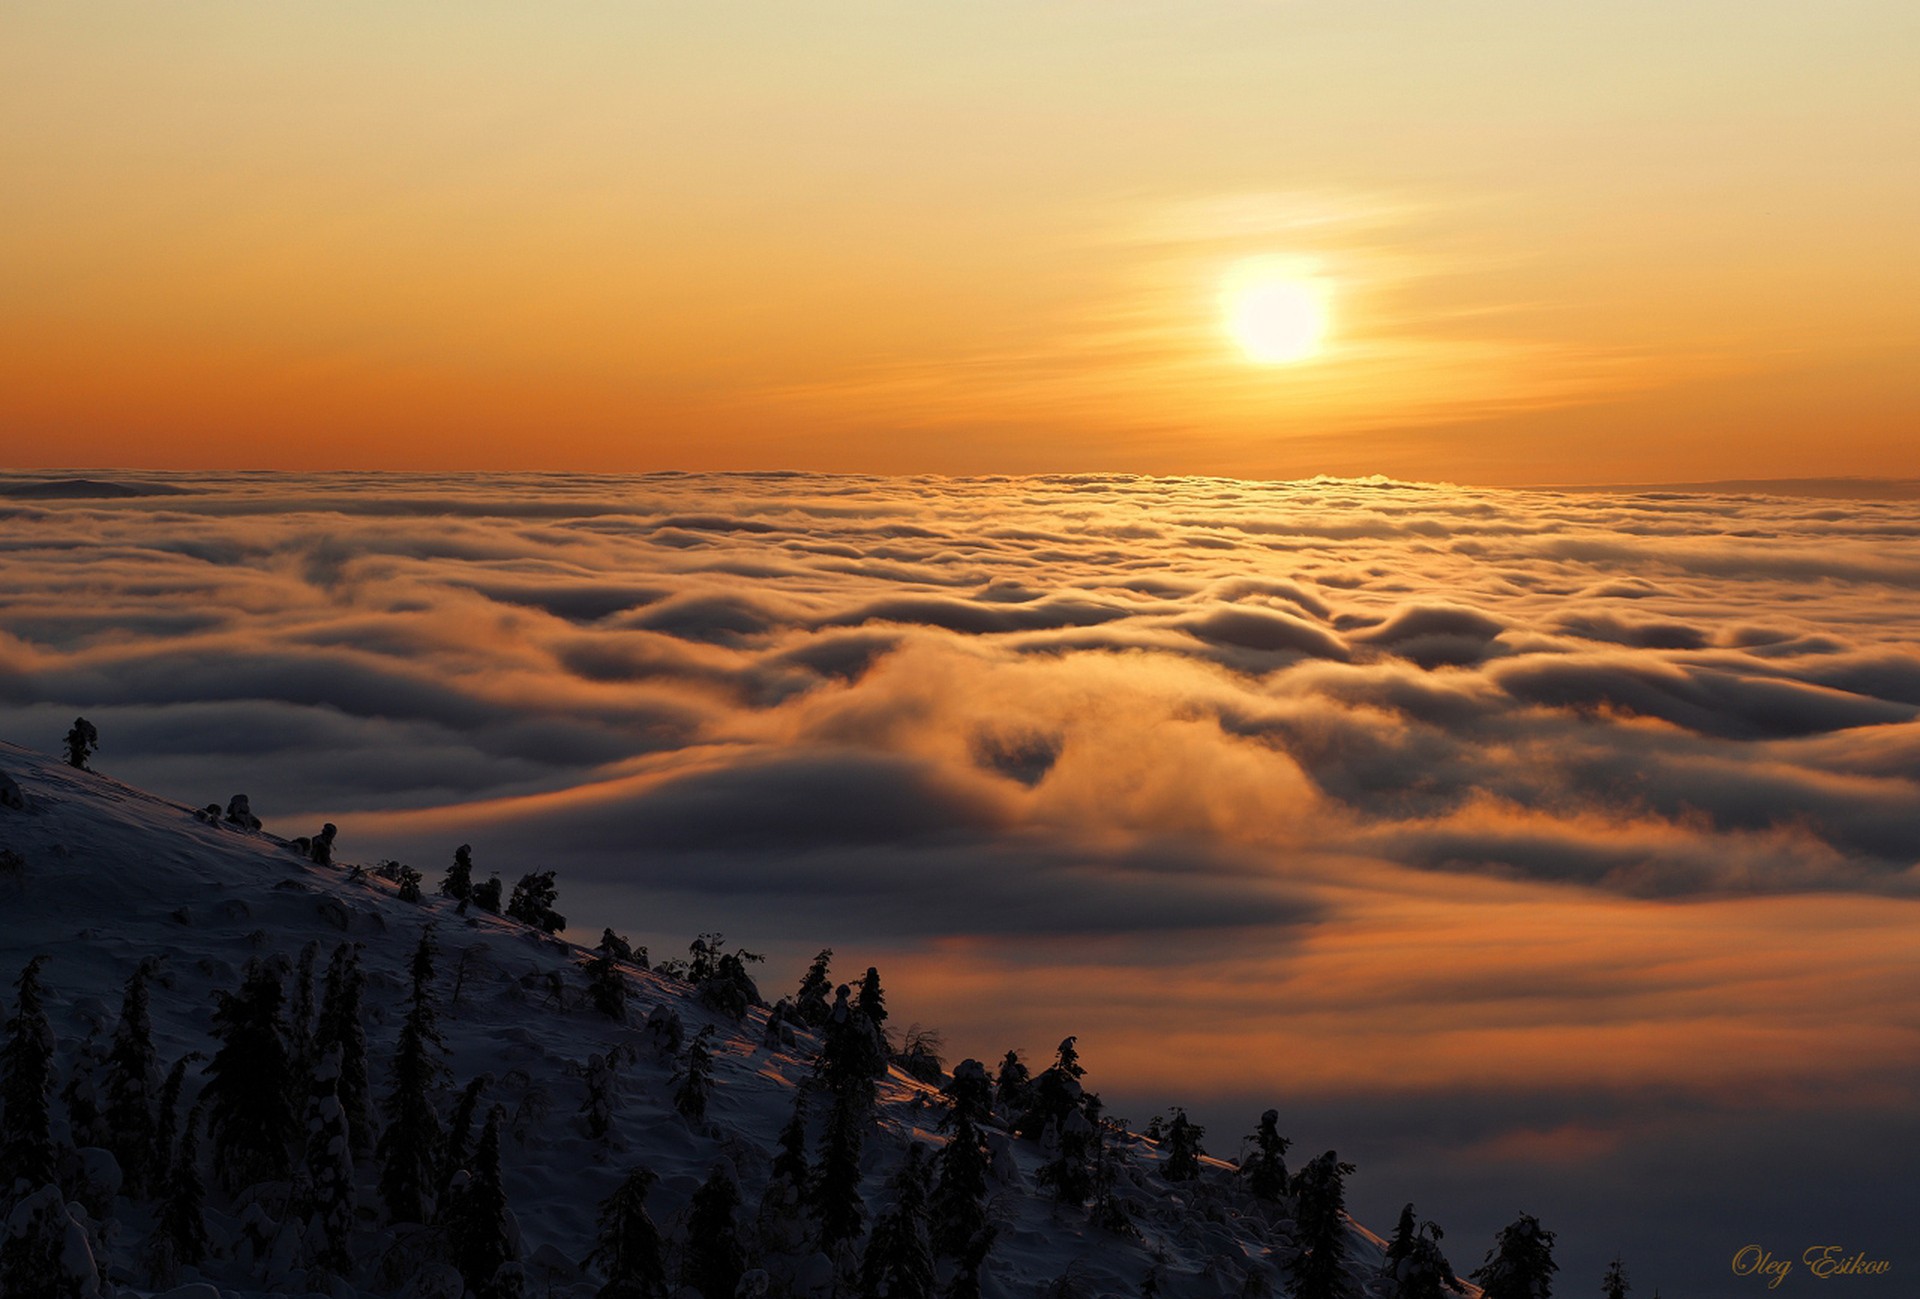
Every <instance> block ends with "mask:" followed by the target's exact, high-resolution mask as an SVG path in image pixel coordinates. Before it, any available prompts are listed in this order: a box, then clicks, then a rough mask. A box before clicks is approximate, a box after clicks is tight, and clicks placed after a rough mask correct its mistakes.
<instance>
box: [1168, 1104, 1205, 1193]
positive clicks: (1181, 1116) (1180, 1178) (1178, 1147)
mask: <svg viewBox="0 0 1920 1299" xmlns="http://www.w3.org/2000/svg"><path fill="white" fill-rule="evenodd" d="M1206 1134H1207V1130H1206V1129H1205V1128H1203V1127H1201V1126H1200V1125H1199V1124H1198V1123H1195V1122H1193V1121H1192V1120H1191V1119H1189V1118H1188V1117H1187V1112H1186V1111H1185V1110H1183V1109H1181V1108H1180V1107H1179V1106H1178V1105H1176V1106H1174V1107H1173V1108H1172V1109H1171V1110H1169V1111H1168V1120H1167V1165H1166V1168H1165V1170H1164V1173H1165V1176H1166V1179H1167V1180H1168V1181H1169V1182H1191V1181H1192V1180H1193V1179H1194V1178H1196V1177H1198V1176H1200V1156H1201V1155H1204V1154H1205V1153H1207V1152H1206V1151H1205V1150H1203V1149H1201V1147H1200V1138H1201V1137H1204V1136H1205V1135H1206Z"/></svg>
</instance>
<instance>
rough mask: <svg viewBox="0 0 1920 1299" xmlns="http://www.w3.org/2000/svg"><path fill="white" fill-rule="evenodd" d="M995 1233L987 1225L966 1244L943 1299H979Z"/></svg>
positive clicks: (994, 1230)
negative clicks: (983, 1272) (982, 1277)
mask: <svg viewBox="0 0 1920 1299" xmlns="http://www.w3.org/2000/svg"><path fill="white" fill-rule="evenodd" d="M996 1234H997V1229H996V1228H995V1227H993V1226H991V1225H989V1226H988V1227H987V1228H986V1229H985V1230H984V1231H982V1232H981V1233H980V1234H979V1235H977V1236H975V1237H974V1238H973V1240H972V1241H971V1242H970V1243H969V1244H968V1245H967V1248H966V1252H965V1253H963V1254H961V1255H960V1266H959V1267H957V1268H955V1269H954V1273H953V1280H952V1281H951V1282H949V1283H948V1285H947V1293H946V1296H945V1299H980V1273H981V1271H982V1270H983V1269H984V1268H985V1267H986V1263H987V1255H988V1254H989V1253H990V1252H991V1251H992V1249H993V1239H994V1236H995V1235H996ZM1141 1299H1152V1296H1151V1295H1148V1294H1145V1293H1144V1292H1143V1293H1142V1295H1141Z"/></svg>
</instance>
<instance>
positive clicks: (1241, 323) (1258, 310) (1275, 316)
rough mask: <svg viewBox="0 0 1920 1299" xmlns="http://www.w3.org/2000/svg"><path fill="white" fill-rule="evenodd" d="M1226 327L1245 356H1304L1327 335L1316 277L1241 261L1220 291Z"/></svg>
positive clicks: (1273, 361)
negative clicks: (1240, 265) (1248, 264)
mask: <svg viewBox="0 0 1920 1299" xmlns="http://www.w3.org/2000/svg"><path fill="white" fill-rule="evenodd" d="M1221 299H1222V306H1223V308H1224V311H1225V314H1226V325H1227V333H1228V334H1229V335H1230V336H1231V337H1232V339H1233V341H1234V342H1235V343H1238V344H1239V345H1240V350H1241V351H1242V352H1245V353H1246V354H1247V357H1248V359H1249V360H1253V361H1258V362H1260V363H1261V364H1263V365H1280V364H1284V363H1286V362H1289V361H1304V360H1306V359H1307V358H1308V357H1310V356H1314V355H1316V354H1317V353H1318V352H1319V351H1320V346H1321V344H1322V343H1323V342H1325V341H1326V336H1327V294H1326V290H1325V288H1324V287H1322V285H1321V283H1320V282H1319V280H1318V279H1317V278H1315V277H1314V276H1311V275H1302V274H1300V273H1298V272H1295V271H1288V270H1281V269H1275V268H1270V267H1261V266H1249V267H1242V268H1240V269H1238V270H1236V272H1235V273H1234V274H1232V275H1230V276H1228V278H1227V284H1226V288H1225V290H1224V291H1223V292H1222V294H1221Z"/></svg>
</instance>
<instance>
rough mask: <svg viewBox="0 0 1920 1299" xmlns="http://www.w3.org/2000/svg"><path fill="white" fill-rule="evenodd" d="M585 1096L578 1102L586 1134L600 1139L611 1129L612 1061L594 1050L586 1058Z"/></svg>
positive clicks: (612, 1097)
mask: <svg viewBox="0 0 1920 1299" xmlns="http://www.w3.org/2000/svg"><path fill="white" fill-rule="evenodd" d="M586 1080H587V1096H586V1099H585V1100H584V1101H582V1102H581V1104H580V1116H581V1117H582V1118H583V1119H585V1120H586V1124H587V1135H588V1136H590V1137H592V1138H593V1139H594V1140H595V1141H601V1140H604V1139H605V1138H606V1135H607V1134H608V1133H609V1132H611V1131H612V1130H613V1105H614V1077H613V1061H612V1060H611V1059H610V1058H608V1057H607V1056H605V1055H603V1054H601V1053H600V1052H598V1051H596V1052H594V1053H593V1055H592V1056H590V1057H589V1058H588V1060H587V1069H586Z"/></svg>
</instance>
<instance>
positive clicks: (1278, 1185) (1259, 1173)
mask: <svg viewBox="0 0 1920 1299" xmlns="http://www.w3.org/2000/svg"><path fill="white" fill-rule="evenodd" d="M1252 1140H1253V1153H1252V1154H1250V1155H1249V1156H1248V1157H1247V1159H1246V1161H1245V1162H1244V1163H1242V1164H1241V1165H1240V1171H1241V1173H1242V1174H1244V1175H1245V1177H1246V1179H1247V1189H1248V1190H1250V1191H1252V1192H1253V1196H1254V1198H1255V1199H1256V1200H1265V1201H1266V1202H1267V1203H1268V1204H1272V1203H1274V1202H1275V1201H1277V1200H1279V1198H1280V1197H1281V1196H1283V1195H1285V1194H1286V1193H1287V1148H1288V1147H1289V1146H1291V1145H1292V1144H1293V1143H1292V1142H1291V1141H1288V1140H1287V1139H1286V1138H1285V1137H1283V1136H1281V1135H1280V1111H1279V1110H1268V1111H1267V1112H1266V1113H1264V1114H1262V1115H1261V1116H1260V1126H1259V1127H1258V1128H1256V1129H1255V1130H1254V1134H1253V1138H1252Z"/></svg>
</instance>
